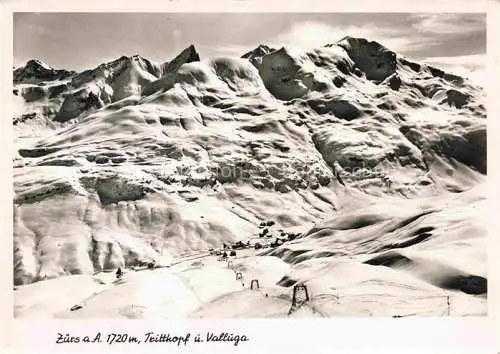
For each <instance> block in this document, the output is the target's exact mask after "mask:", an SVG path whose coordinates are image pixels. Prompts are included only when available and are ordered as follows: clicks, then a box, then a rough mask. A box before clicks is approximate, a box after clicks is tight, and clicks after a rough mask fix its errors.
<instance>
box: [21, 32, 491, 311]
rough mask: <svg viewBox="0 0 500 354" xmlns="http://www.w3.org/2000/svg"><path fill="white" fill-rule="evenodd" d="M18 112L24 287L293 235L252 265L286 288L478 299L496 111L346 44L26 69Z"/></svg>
mask: <svg viewBox="0 0 500 354" xmlns="http://www.w3.org/2000/svg"><path fill="white" fill-rule="evenodd" d="M13 95H14V100H15V102H16V106H15V107H16V111H15V112H14V117H13V124H14V131H15V144H16V156H15V157H14V161H13V163H14V190H15V196H14V263H15V264H14V283H15V284H16V285H21V284H30V283H33V282H37V281H39V280H44V279H51V278H58V277H62V276H66V275H71V274H73V275H75V274H82V275H91V274H94V273H95V272H100V271H103V270H112V269H116V267H118V266H127V267H128V266H135V265H138V264H144V263H145V262H149V261H151V260H155V261H156V262H157V263H158V264H164V263H167V264H168V263H170V262H171V260H172V259H176V258H178V257H181V256H182V255H185V254H191V253H193V252H197V251H203V250H207V249H208V248H210V247H220V246H221V245H222V244H223V243H226V244H231V243H233V242H236V241H240V240H241V241H245V242H246V241H247V240H249V239H250V240H253V241H251V242H252V244H253V243H255V242H260V243H263V244H264V243H266V242H265V241H267V240H269V241H271V240H275V239H276V237H279V235H280V234H282V235H283V234H284V233H285V232H286V231H287V230H299V234H300V236H299V237H297V238H295V239H294V240H290V241H287V242H284V243H282V244H281V242H280V244H275V245H274V246H275V247H272V248H264V249H263V250H260V251H259V252H257V255H255V257H257V258H259V259H260V258H262V259H264V258H265V259H268V258H269V257H273V259H274V258H275V257H278V259H279V260H280V262H282V263H283V264H286V266H283V267H281V266H280V267H281V268H279V267H278V268H279V269H283V273H282V274H281V273H280V275H279V277H278V278H277V279H273V284H274V283H276V284H277V286H285V287H286V286H290V285H291V284H294V283H296V282H300V281H308V282H309V283H311V284H316V286H317V287H318V289H319V288H321V289H322V290H321V291H325V290H324V289H323V288H331V287H332V284H335V287H339V286H344V287H350V289H358V290H359V291H362V289H363V286H364V285H363V286H362V284H365V285H366V284H367V282H369V281H372V282H382V283H384V282H385V283H384V284H385V285H387V284H388V283H391V282H392V283H394V282H399V283H401V284H406V285H408V284H412V285H411V286H415V287H417V288H418V287H421V288H422V289H426V290H429V289H430V290H429V291H431V290H432V289H434V290H435V291H440V292H441V291H443V289H447V290H450V289H451V290H458V291H461V292H462V293H467V294H470V293H474V294H485V292H486V288H485V286H486V285H485V284H486V274H485V272H486V249H485V239H486V237H485V234H486V231H485V229H484V227H483V224H482V216H481V215H482V214H481V212H482V210H483V208H484V203H485V202H484V199H485V193H484V191H483V187H482V186H483V183H484V181H485V176H486V169H487V166H486V110H485V107H484V102H485V93H484V91H483V89H482V88H481V87H478V86H475V85H474V84H472V83H471V82H469V80H467V78H462V77H459V76H457V75H453V74H452V73H447V72H444V71H443V70H440V69H439V68H435V67H432V66H429V65H425V64H422V63H417V62H415V61H412V60H410V59H409V58H405V57H403V56H400V55H398V54H397V53H395V52H393V51H391V50H389V49H388V48H385V47H384V46H382V45H381V44H379V43H377V42H370V41H368V40H366V39H362V38H352V37H346V38H344V39H342V40H341V41H339V42H336V43H333V44H327V45H325V46H323V47H320V48H316V49H313V50H309V51H303V52H295V51H292V50H290V49H288V48H276V49H275V48H270V47H268V46H265V45H261V46H259V47H258V48H256V49H254V50H252V51H250V52H248V53H247V54H244V55H243V57H242V58H207V59H200V56H199V54H198V53H197V51H196V49H195V48H194V47H193V46H190V47H188V48H186V49H185V50H184V51H183V52H182V53H180V54H179V55H178V56H177V57H176V58H174V59H173V60H171V61H170V62H167V63H160V64H158V63H154V62H152V61H150V60H148V59H145V58H143V57H141V56H138V55H135V56H132V57H121V58H119V59H117V60H115V61H112V62H109V63H104V64H101V65H99V66H98V67H96V68H94V69H91V70H87V71H84V72H81V73H76V72H69V71H66V70H55V69H52V68H50V67H49V66H48V65H46V64H44V63H42V62H40V61H35V60H32V61H29V62H28V63H27V64H26V66H25V67H22V68H18V69H16V70H15V71H14V90H13ZM266 220H272V221H273V222H275V225H274V226H273V228H272V229H273V230H275V231H274V234H273V235H272V237H258V236H257V235H258V233H259V231H260V230H259V224H260V223H262V222H263V221H266ZM281 230H283V231H281ZM261 236H262V235H261ZM255 240H257V241H255ZM247 267H249V265H247ZM334 274H335V275H339V274H343V276H341V277H340V278H335V277H334V276H333V275H334ZM334 278H335V279H334ZM329 282H331V283H332V284H330V283H329ZM392 283H391V284H392ZM34 285H35V284H33V286H34ZM29 286H30V285H26V286H24V287H22V288H27V287H29ZM408 286H409V285H408ZM384 291H386V290H384ZM478 301H479V300H478ZM481 304H482V302H481ZM213 306H216V305H215V304H214V305H213ZM217 306H219V305H217ZM481 306H482V305H481ZM483 309H484V311H485V307H484V308H483ZM204 311H205V310H204ZM206 311H208V312H207V313H209V312H210V311H209V310H208V309H206ZM481 311H483V310H480V311H479V312H481ZM202 312H203V311H202ZM198 315H199V316H205V315H206V314H204V313H201V312H200V313H198ZM253 315H255V314H253ZM207 316H208V315H207Z"/></svg>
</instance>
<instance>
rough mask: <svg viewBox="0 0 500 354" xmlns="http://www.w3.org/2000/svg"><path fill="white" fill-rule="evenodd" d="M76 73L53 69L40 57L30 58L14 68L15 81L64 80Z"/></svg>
mask: <svg viewBox="0 0 500 354" xmlns="http://www.w3.org/2000/svg"><path fill="white" fill-rule="evenodd" d="M73 74H75V72H74V71H68V70H64V69H58V70H56V69H53V68H52V67H50V66H49V65H48V64H46V63H44V62H43V61H41V60H38V59H31V60H29V61H28V62H27V63H26V65H24V66H22V67H19V68H17V69H15V70H14V83H39V82H42V81H54V80H63V79H66V78H68V77H70V76H71V75H73Z"/></svg>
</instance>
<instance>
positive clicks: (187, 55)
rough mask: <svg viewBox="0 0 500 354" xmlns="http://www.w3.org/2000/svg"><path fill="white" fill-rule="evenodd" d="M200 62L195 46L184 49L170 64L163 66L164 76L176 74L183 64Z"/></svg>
mask: <svg viewBox="0 0 500 354" xmlns="http://www.w3.org/2000/svg"><path fill="white" fill-rule="evenodd" d="M195 61H200V55H199V54H198V52H197V51H196V48H195V47H194V45H193V44H191V45H190V46H189V47H187V48H186V49H184V50H183V51H182V52H181V53H180V54H179V55H177V56H176V57H175V58H174V59H172V60H171V61H170V62H167V63H165V64H163V74H167V73H172V72H176V71H177V70H178V69H179V68H180V67H181V66H182V65H183V64H187V63H192V62H195Z"/></svg>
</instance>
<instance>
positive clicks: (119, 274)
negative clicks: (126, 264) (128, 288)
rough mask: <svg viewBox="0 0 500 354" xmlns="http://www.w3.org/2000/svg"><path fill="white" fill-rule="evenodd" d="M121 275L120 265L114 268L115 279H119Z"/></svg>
mask: <svg viewBox="0 0 500 354" xmlns="http://www.w3.org/2000/svg"><path fill="white" fill-rule="evenodd" d="M122 276H123V271H122V268H121V267H118V269H117V270H116V279H120V278H121V277H122Z"/></svg>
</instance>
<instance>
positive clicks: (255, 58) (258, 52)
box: [241, 44, 276, 69]
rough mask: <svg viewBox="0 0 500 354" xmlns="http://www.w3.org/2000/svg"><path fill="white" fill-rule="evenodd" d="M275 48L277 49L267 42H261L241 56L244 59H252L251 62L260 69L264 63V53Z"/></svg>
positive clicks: (270, 51)
mask: <svg viewBox="0 0 500 354" xmlns="http://www.w3.org/2000/svg"><path fill="white" fill-rule="evenodd" d="M275 50H276V49H275V48H271V47H269V46H267V45H265V44H261V45H259V46H258V47H257V48H255V49H254V50H251V51H249V52H247V53H245V54H243V55H242V56H241V57H242V58H243V59H248V60H250V62H251V63H252V64H253V65H254V66H255V67H256V68H257V69H258V68H259V66H260V64H261V63H262V57H263V56H264V55H267V54H269V53H272V52H274V51H275Z"/></svg>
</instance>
